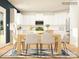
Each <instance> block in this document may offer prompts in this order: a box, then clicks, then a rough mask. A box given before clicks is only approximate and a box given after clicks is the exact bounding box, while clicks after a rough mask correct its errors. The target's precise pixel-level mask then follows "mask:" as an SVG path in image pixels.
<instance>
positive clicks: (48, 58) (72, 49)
mask: <svg viewBox="0 0 79 59" xmlns="http://www.w3.org/2000/svg"><path fill="white" fill-rule="evenodd" d="M67 47H68V49H70V50H71V51H73V52H77V53H79V48H75V47H74V46H72V45H67ZM11 48H12V44H10V45H8V46H6V47H4V48H0V54H1V53H5V52H6V51H8V50H9V49H11ZM0 59H79V58H76V57H74V58H72V57H42V58H36V57H29V56H26V57H1V58H0Z"/></svg>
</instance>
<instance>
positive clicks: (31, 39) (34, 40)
mask: <svg viewBox="0 0 79 59" xmlns="http://www.w3.org/2000/svg"><path fill="white" fill-rule="evenodd" d="M34 44H35V45H36V49H37V54H38V36H37V35H36V34H35V33H28V34H26V40H25V45H26V54H27V51H28V49H30V48H29V45H34Z"/></svg>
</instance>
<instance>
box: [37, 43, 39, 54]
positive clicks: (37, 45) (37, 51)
mask: <svg viewBox="0 0 79 59" xmlns="http://www.w3.org/2000/svg"><path fill="white" fill-rule="evenodd" d="M36 49H37V55H38V54H39V49H38V43H37V44H36Z"/></svg>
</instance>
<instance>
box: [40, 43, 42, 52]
mask: <svg viewBox="0 0 79 59" xmlns="http://www.w3.org/2000/svg"><path fill="white" fill-rule="evenodd" d="M40 53H42V44H40Z"/></svg>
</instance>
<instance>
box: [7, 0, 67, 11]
mask: <svg viewBox="0 0 79 59" xmlns="http://www.w3.org/2000/svg"><path fill="white" fill-rule="evenodd" d="M8 1H9V2H11V4H13V5H14V6H15V7H16V8H18V9H19V10H20V11H25V12H26V11H62V10H68V8H69V6H68V5H63V4H62V2H66V1H68V0H8Z"/></svg>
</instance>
